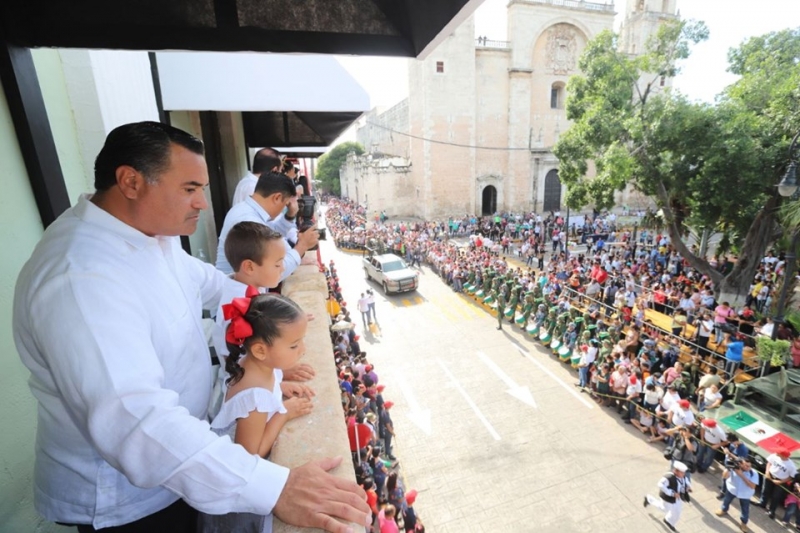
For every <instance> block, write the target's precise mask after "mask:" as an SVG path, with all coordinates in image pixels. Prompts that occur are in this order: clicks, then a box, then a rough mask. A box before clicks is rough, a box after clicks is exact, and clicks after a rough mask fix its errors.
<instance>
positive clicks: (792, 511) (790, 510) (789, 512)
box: [783, 503, 800, 526]
mask: <svg viewBox="0 0 800 533" xmlns="http://www.w3.org/2000/svg"><path fill="white" fill-rule="evenodd" d="M795 515H797V518H796V520H795V524H797V525H798V526H800V514H797V504H796V503H790V504H789V505H787V506H786V513H784V515H783V521H784V522H786V523H789V522H791V521H792V518H795Z"/></svg>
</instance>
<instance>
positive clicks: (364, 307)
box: [358, 296, 369, 313]
mask: <svg viewBox="0 0 800 533" xmlns="http://www.w3.org/2000/svg"><path fill="white" fill-rule="evenodd" d="M358 310H359V311H360V312H362V313H366V312H367V311H369V299H368V298H367V297H366V296H365V297H364V298H361V299H360V300H358Z"/></svg>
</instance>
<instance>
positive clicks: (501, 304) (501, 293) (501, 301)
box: [496, 287, 506, 329]
mask: <svg viewBox="0 0 800 533" xmlns="http://www.w3.org/2000/svg"><path fill="white" fill-rule="evenodd" d="M496 299H497V329H503V317H504V316H505V309H506V291H505V288H503V287H499V288H498V289H497V296H496Z"/></svg>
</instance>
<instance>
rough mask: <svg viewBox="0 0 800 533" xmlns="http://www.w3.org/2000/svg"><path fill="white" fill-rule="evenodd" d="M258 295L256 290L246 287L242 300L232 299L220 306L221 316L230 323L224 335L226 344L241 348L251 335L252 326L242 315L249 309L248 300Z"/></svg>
mask: <svg viewBox="0 0 800 533" xmlns="http://www.w3.org/2000/svg"><path fill="white" fill-rule="evenodd" d="M258 294H259V292H258V289H256V288H255V287H250V286H248V287H247V290H246V291H245V297H244V298H234V299H233V301H232V302H231V303H229V304H225V305H223V306H222V316H223V317H225V320H230V321H231V323H230V325H229V326H228V331H227V332H226V333H225V340H226V341H228V343H230V344H233V345H236V346H241V345H242V344H244V341H245V339H247V338H248V337H250V336H252V335H253V326H251V325H250V322H248V321H247V319H246V318H245V317H244V315H245V314H246V313H247V310H248V309H250V300H251V299H252V298H254V297H255V296H258Z"/></svg>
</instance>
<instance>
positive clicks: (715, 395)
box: [703, 388, 722, 406]
mask: <svg viewBox="0 0 800 533" xmlns="http://www.w3.org/2000/svg"><path fill="white" fill-rule="evenodd" d="M703 399H704V400H705V402H706V406H709V405H711V404H712V403H714V402H716V401H717V400H721V399H722V394H720V393H719V391H717V392H714V391H713V390H711V388H708V389H706V390H704V391H703Z"/></svg>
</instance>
